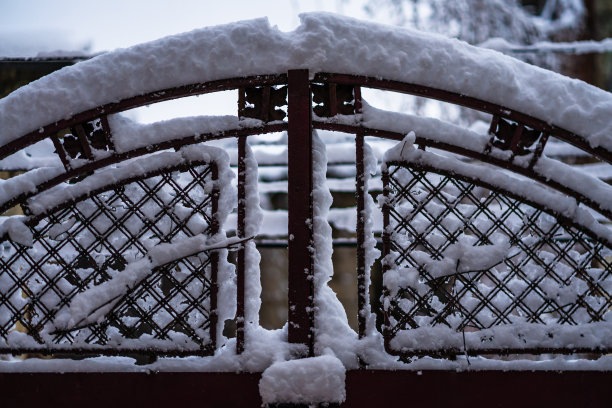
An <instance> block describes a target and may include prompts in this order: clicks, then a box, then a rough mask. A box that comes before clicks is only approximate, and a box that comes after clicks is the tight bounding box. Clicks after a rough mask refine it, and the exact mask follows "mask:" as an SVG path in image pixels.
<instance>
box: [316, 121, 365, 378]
mask: <svg viewBox="0 0 612 408" xmlns="http://www.w3.org/2000/svg"><path fill="white" fill-rule="evenodd" d="M312 166H313V171H312V185H313V190H312V202H313V240H314V257H313V270H314V307H315V335H314V337H315V353H317V354H321V353H322V352H323V350H326V349H330V350H331V351H332V352H333V353H334V354H335V355H336V357H338V358H339V359H340V360H341V361H342V363H343V364H344V365H345V366H346V367H348V368H356V367H357V366H358V361H357V355H356V354H355V351H354V345H355V343H356V340H357V333H355V331H353V329H351V328H350V326H349V324H348V319H347V317H346V311H345V310H344V307H343V306H342V303H340V301H339V300H338V298H337V297H336V294H335V293H334V291H333V290H332V289H331V288H330V287H329V285H328V282H329V281H330V280H331V278H332V275H333V273H334V267H333V263H332V252H333V249H332V231H331V227H330V225H329V222H328V221H327V213H328V211H329V207H330V206H331V204H332V201H333V199H332V196H331V193H330V192H329V188H328V187H327V177H326V173H327V157H326V153H325V144H324V143H323V142H322V141H321V139H319V137H318V136H317V134H316V132H315V133H313V142H312Z"/></svg>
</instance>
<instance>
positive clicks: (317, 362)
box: [259, 354, 346, 404]
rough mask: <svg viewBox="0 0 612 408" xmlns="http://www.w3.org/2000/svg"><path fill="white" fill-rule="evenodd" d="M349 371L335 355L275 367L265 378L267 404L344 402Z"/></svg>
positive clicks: (262, 391) (262, 386)
mask: <svg viewBox="0 0 612 408" xmlns="http://www.w3.org/2000/svg"><path fill="white" fill-rule="evenodd" d="M345 380H346V369H345V368H344V366H343V365H342V362H341V361H340V360H338V359H337V358H336V357H334V356H333V354H330V355H322V356H319V357H310V358H302V359H299V360H290V361H282V362H277V363H274V364H272V365H271V366H270V367H268V368H267V369H266V370H265V371H264V372H263V374H262V375H261V380H260V381H259V394H260V395H261V398H262V400H263V403H264V404H272V403H296V404H299V403H302V404H303V403H317V402H327V403H333V402H344V400H345V399H346V390H345V387H344V383H345Z"/></svg>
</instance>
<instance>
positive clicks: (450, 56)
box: [0, 13, 612, 149]
mask: <svg viewBox="0 0 612 408" xmlns="http://www.w3.org/2000/svg"><path fill="white" fill-rule="evenodd" d="M300 18H301V25H300V26H299V27H298V28H297V29H296V30H295V31H292V32H282V31H280V30H278V28H276V27H272V26H270V24H269V23H268V21H267V20H266V19H256V20H250V21H242V22H237V23H233V24H228V25H222V26H216V27H209V28H204V29H200V30H195V31H191V32H188V33H184V34H179V35H174V36H169V37H166V38H163V39H160V40H157V41H153V42H150V43H145V44H141V45H137V46H134V47H131V48H128V49H119V50H116V51H114V52H111V53H107V54H103V55H100V56H97V57H95V58H92V59H91V60H88V61H84V62H81V63H79V64H76V65H74V66H71V67H67V68H64V69H62V70H60V71H57V72H55V73H53V74H51V75H48V76H46V77H44V78H41V79H40V80H38V81H35V82H33V83H31V84H29V85H27V86H25V87H23V88H20V89H18V90H17V91H15V92H13V93H12V94H10V95H9V96H7V97H6V98H4V99H2V100H0V129H1V132H2V133H1V134H0V145H4V144H6V143H8V142H10V141H13V140H15V139H17V138H18V137H20V136H22V135H24V134H26V133H29V132H32V131H36V130H37V129H39V128H42V127H43V126H45V125H48V124H50V123H53V122H55V121H57V120H59V119H63V118H69V117H71V116H73V115H75V114H76V113H78V112H81V111H84V110H87V109H91V108H94V107H96V106H99V105H104V104H107V103H110V102H116V101H119V100H122V99H125V98H128V97H131V96H135V95H141V94H143V93H148V92H154V91H161V90H163V89H167V88H172V87H176V86H180V85H186V84H192V83H200V82H206V81H211V80H219V79H225V78H232V77H242V76H249V75H257V74H274V73H286V72H287V70H289V69H296V68H307V69H309V70H310V71H311V72H312V73H316V72H336V73H346V74H358V75H368V76H374V77H377V78H385V79H390V80H397V81H404V82H410V83H417V84H422V85H426V86H431V87H434V88H440V89H444V90H447V91H453V92H457V93H461V94H463V95H466V96H472V97H476V98H481V99H485V100H488V101H491V102H494V103H498V104H500V105H503V106H505V107H506V108H508V109H511V110H516V111H520V112H523V113H527V114H530V115H533V116H535V117H538V118H540V119H542V120H544V121H546V122H548V123H551V124H554V125H557V126H560V127H563V128H566V129H568V130H570V131H572V132H575V133H577V134H580V135H582V136H583V137H584V138H585V140H587V141H588V143H589V144H590V145H591V146H593V147H595V146H602V147H604V148H606V149H612V137H610V134H612V123H611V122H610V121H609V117H610V114H611V113H612V95H611V94H609V93H607V92H605V91H603V90H600V89H598V88H595V87H593V86H590V85H587V84H586V83H584V82H581V81H578V80H573V79H570V78H566V77H563V76H561V75H558V74H555V73H552V72H550V71H546V70H543V69H540V68H537V67H535V66H531V65H528V64H526V63H523V62H521V61H518V60H515V59H513V58H511V57H508V56H505V55H502V54H500V53H498V52H496V51H492V50H487V49H482V48H478V47H473V46H470V45H468V44H467V43H464V42H461V41H458V40H454V39H449V38H445V37H442V36H439V35H433V34H426V33H423V32H419V31H415V30H409V29H404V28H397V27H391V26H384V25H378V24H374V23H369V22H364V21H359V20H354V19H350V18H346V17H341V16H338V15H334V14H327V13H309V14H302V15H301V16H300ZM23 118H27V120H23Z"/></svg>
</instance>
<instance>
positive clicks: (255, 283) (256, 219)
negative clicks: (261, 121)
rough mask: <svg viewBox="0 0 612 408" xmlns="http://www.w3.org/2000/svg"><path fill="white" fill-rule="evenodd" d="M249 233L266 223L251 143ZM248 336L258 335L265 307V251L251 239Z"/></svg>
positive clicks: (248, 249)
mask: <svg viewBox="0 0 612 408" xmlns="http://www.w3.org/2000/svg"><path fill="white" fill-rule="evenodd" d="M245 153H246V154H245V159H244V160H245V169H246V185H245V198H244V200H245V205H246V209H245V220H244V221H245V231H244V233H245V236H246V237H254V236H256V235H257V233H258V232H259V230H260V228H261V226H262V224H263V212H262V210H261V207H260V206H259V191H258V180H259V177H258V175H257V161H256V160H255V156H254V154H253V151H252V150H251V147H250V146H249V144H248V143H246V152H245ZM244 245H245V256H244V258H245V271H244V273H245V288H244V289H245V290H244V297H245V305H244V308H245V313H244V314H245V315H244V319H245V331H246V333H245V337H246V342H247V345H248V343H249V337H250V336H255V335H256V334H255V332H254V331H255V330H256V329H257V327H259V308H260V307H261V281H260V272H259V261H260V260H261V255H260V253H259V251H258V250H257V247H256V245H255V242H254V241H253V240H249V241H248V242H246V243H245V244H244Z"/></svg>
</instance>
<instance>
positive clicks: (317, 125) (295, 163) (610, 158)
mask: <svg viewBox="0 0 612 408" xmlns="http://www.w3.org/2000/svg"><path fill="white" fill-rule="evenodd" d="M284 85H287V88H288V104H287V107H288V114H289V118H288V121H270V118H269V116H268V114H267V113H266V112H268V110H269V108H270V106H269V105H268V104H269V103H270V99H269V95H270V90H271V89H273V87H281V86H284ZM321 85H322V86H323V88H322V89H323V90H322V91H321V90H319V98H321V92H322V93H327V96H326V102H325V103H324V105H325V104H327V109H328V115H326V116H329V117H333V116H335V115H336V114H337V113H343V114H345V112H339V109H338V107H339V106H340V108H341V109H340V110H342V108H343V106H342V104H343V102H342V101H341V100H340V101H339V99H338V94H337V92H336V91H337V89H336V88H337V87H342V86H344V87H350V88H351V89H352V96H353V100H352V101H350V103H348V105H351V106H350V111H351V112H350V113H349V114H352V115H358V114H359V113H360V112H361V110H362V100H361V87H368V88H374V89H380V90H387V91H394V92H400V93H406V94H412V95H417V96H422V97H427V98H432V99H437V100H440V101H444V102H449V103H452V104H456V105H460V106H464V107H469V108H472V109H475V110H479V111H482V112H486V113H489V114H491V115H493V120H492V123H491V128H490V135H491V139H490V141H489V145H488V147H487V149H486V150H485V151H484V152H476V151H472V150H469V149H467V148H464V147H461V146H460V145H459V144H458V145H450V144H446V143H442V142H438V141H432V140H429V139H426V138H423V137H419V135H417V138H416V143H417V144H418V145H419V146H420V147H421V148H427V147H434V148H438V149H441V150H446V151H450V152H453V153H457V154H460V155H463V156H466V157H469V158H472V159H477V160H479V161H482V162H485V163H490V164H493V165H495V166H499V167H503V168H506V169H508V170H510V171H513V172H515V173H518V174H520V175H522V176H525V177H528V178H531V179H533V180H535V181H538V182H540V183H542V184H545V185H547V186H549V187H551V188H553V189H556V190H558V191H560V192H562V193H564V194H567V195H570V196H573V197H574V198H576V199H577V200H578V201H579V202H581V203H584V204H585V205H587V206H590V207H591V208H593V209H595V210H597V211H599V212H600V213H602V214H603V215H605V216H606V217H608V218H610V216H611V215H612V213H611V212H610V211H608V210H606V209H604V208H602V206H601V205H600V203H597V202H596V201H594V200H592V199H590V198H588V197H585V196H584V195H583V194H580V193H578V192H576V191H574V190H572V189H571V188H569V187H567V186H564V185H562V184H560V183H556V182H553V181H550V180H547V179H546V178H545V177H543V176H541V175H539V174H538V173H536V172H534V171H533V166H534V164H535V163H536V162H537V160H538V159H539V157H540V156H541V154H542V152H543V150H544V146H545V144H546V142H547V140H548V138H549V136H554V137H556V138H558V139H560V140H562V141H565V142H567V143H569V144H571V145H573V146H576V147H578V148H579V149H581V150H583V151H585V152H587V153H589V154H591V155H593V156H595V157H598V158H600V159H602V160H604V161H606V162H608V163H612V153H611V152H609V151H607V150H605V149H604V148H601V147H596V148H592V147H591V146H590V145H589V144H588V143H587V142H586V141H585V139H584V138H582V137H580V136H579V135H576V134H574V133H572V132H570V131H568V130H565V129H562V128H560V127H558V126H555V125H551V124H548V123H546V122H545V121H543V120H540V119H538V118H535V117H533V116H530V115H528V114H526V113H523V112H517V111H512V110H509V109H507V108H505V107H503V106H501V105H498V104H494V103H490V102H487V101H484V100H480V99H476V98H471V97H466V96H464V95H461V94H458V93H453V92H449V91H445V90H441V89H435V88H431V87H427V86H423V85H418V84H410V83H403V82H397V81H389V80H384V79H378V78H373V77H364V76H355V75H347V74H334V73H317V74H315V75H314V77H312V79H310V77H309V72H308V70H292V71H289V72H288V73H287V74H280V75H261V76H255V77H247V78H231V79H226V80H219V81H212V82H207V83H200V84H191V85H185V86H182V87H177V88H172V89H163V90H158V91H155V92H150V93H148V94H145V95H139V96H135V97H132V98H128V99H124V100H122V101H119V102H116V103H110V104H107V105H104V106H100V107H97V108H94V109H90V110H87V111H84V112H81V113H78V114H76V115H74V116H73V117H71V118H69V119H61V120H58V121H57V122H54V123H51V124H49V125H47V126H44V127H42V129H40V130H35V131H32V132H30V133H28V134H26V135H24V136H22V137H20V138H18V139H16V140H14V141H12V142H9V143H7V144H5V145H4V146H0V159H2V158H4V157H7V156H9V155H10V154H13V153H15V152H17V151H19V150H21V149H23V148H25V147H27V146H29V145H31V144H33V143H36V142H38V141H40V140H43V139H45V138H50V139H51V140H52V141H53V143H54V146H55V148H56V152H57V154H58V156H59V157H60V159H61V160H62V163H63V164H64V167H65V170H66V171H65V172H64V173H62V174H60V175H59V176H56V177H53V178H51V179H49V180H47V181H45V182H43V183H41V184H39V185H38V186H37V192H36V193H23V194H21V195H19V196H16V197H13V198H11V199H10V200H7V201H5V202H4V203H3V204H2V205H0V213H3V212H5V211H6V210H7V209H9V208H11V207H12V206H14V205H17V204H25V203H26V201H27V199H28V198H30V197H32V196H34V195H35V194H38V193H40V192H42V191H45V190H47V189H49V188H51V187H53V186H56V185H58V184H60V183H62V182H65V181H67V180H70V179H73V178H75V177H77V176H80V175H86V174H88V173H90V172H92V171H94V170H96V169H100V168H103V167H106V166H108V165H111V164H114V163H119V162H121V161H123V160H127V159H130V158H134V157H138V156H142V155H146V154H150V153H153V152H156V151H161V150H165V149H169V148H174V149H178V148H180V147H182V146H185V145H189V144H195V143H201V142H206V141H210V140H216V139H223V138H233V137H235V138H237V140H238V147H239V149H238V151H239V157H238V166H239V169H240V171H239V173H238V174H239V183H238V185H239V197H238V199H239V200H238V203H239V204H238V229H237V232H238V236H239V237H240V238H245V237H244V236H243V235H244V231H245V224H244V223H245V204H244V200H243V198H244V195H245V192H244V188H241V187H240V186H243V185H244V180H245V175H244V173H245V172H244V171H242V170H244V169H245V164H244V160H245V140H246V138H247V137H248V136H251V135H257V134H265V133H271V132H280V131H288V133H289V147H288V149H289V162H288V167H289V234H290V236H293V237H294V239H292V240H289V242H288V245H289V264H290V270H289V321H290V322H291V323H294V324H290V325H289V341H290V342H294V343H303V344H307V345H308V346H309V350H310V354H313V344H314V342H313V338H312V330H311V328H312V327H313V326H314V322H313V315H312V307H311V306H312V304H311V302H312V300H311V299H312V291H313V288H312V280H310V279H309V276H308V275H306V274H304V273H302V271H303V270H305V269H306V270H308V271H310V274H312V259H311V254H310V253H309V251H308V250H307V247H308V245H309V244H310V243H311V241H312V231H311V230H309V229H308V228H305V227H304V225H306V224H307V223H306V222H305V221H306V220H307V219H309V218H310V219H311V218H312V202H311V194H310V193H311V191H312V174H311V173H312V169H311V168H310V167H308V164H310V166H311V165H312V163H311V143H312V139H311V134H312V131H311V130H313V129H324V130H331V131H338V132H345V133H352V134H355V136H356V147H355V148H356V170H357V173H356V191H357V211H358V212H361V211H363V210H364V208H365V197H366V194H367V191H366V188H365V186H364V184H363V180H364V163H363V160H364V152H363V144H364V137H365V136H375V137H380V138H386V139H392V140H402V139H403V137H404V135H403V134H400V133H397V132H390V131H387V130H384V129H373V128H366V127H363V126H360V125H359V124H355V125H347V124H343V123H334V121H333V120H325V119H324V118H320V117H317V118H316V119H315V120H313V118H312V106H313V105H312V102H313V91H314V90H315V88H317V87H319V88H321ZM249 88H251V89H252V88H258V89H262V90H263V91H262V92H263V95H264V96H263V98H262V103H263V106H262V107H260V108H261V112H264V113H263V114H262V113H260V114H259V116H258V117H257V118H258V119H260V120H261V122H260V125H259V126H257V127H239V128H235V129H226V130H224V131H223V132H219V133H214V134H204V135H197V136H196V135H177V137H176V138H174V139H173V140H171V141H166V142H162V143H158V144H155V145H152V146H148V147H146V148H144V147H143V148H137V149H134V150H131V151H125V152H116V151H115V149H114V145H113V140H112V131H111V128H110V126H109V124H108V120H107V115H109V114H114V113H119V112H122V111H125V110H128V109H132V108H136V107H140V106H144V105H148V104H152V103H156V102H161V101H167V100H171V99H176V98H181V97H187V96H193V95H201V94H205V93H211V92H217V91H226V90H232V89H238V90H239V98H238V99H239V100H238V104H239V106H238V112H239V116H243V115H242V114H244V113H245V110H244V108H245V99H244V94H245V90H246V89H249ZM338 89H339V88H338ZM344 102H347V101H344ZM345 105H346V103H345ZM96 120H98V121H99V123H100V127H101V129H102V133H103V135H104V136H103V138H104V139H105V143H106V148H107V150H108V151H110V153H111V154H110V155H107V156H106V157H105V158H102V159H95V158H94V156H93V155H91V148H92V147H91V143H92V141H91V137H92V134H91V133H90V134H89V135H88V134H87V132H86V131H85V130H84V129H85V128H86V125H87V123H88V122H92V121H96ZM504 120H505V121H509V122H512V123H515V124H516V125H517V126H516V129H515V130H514V132H513V134H511V135H506V136H507V137H508V140H506V141H505V142H506V144H507V147H508V150H510V151H511V153H512V154H511V156H510V158H509V159H508V160H506V161H504V160H502V159H499V158H497V157H494V156H492V155H490V154H488V153H489V152H490V150H491V148H492V147H493V146H494V145H495V143H496V136H495V133H496V131H497V129H498V124H499V123H500V121H504ZM65 129H74V130H75V131H74V132H73V133H76V135H75V136H74V137H75V139H76V140H78V143H79V146H80V150H81V152H82V154H83V156H84V157H85V158H86V159H87V163H86V164H83V165H80V166H78V167H76V166H75V167H73V165H72V164H71V162H70V158H69V154H68V153H67V151H66V146H64V145H63V144H62V141H61V140H60V137H59V136H58V134H59V132H62V131H63V130H65ZM407 130H409V129H407ZM528 131H530V132H532V133H533V132H536V133H537V134H538V135H539V136H538V137H537V138H536V140H535V142H534V141H533V140H530V141H523V139H526V138H527V137H528V135H527V133H528ZM534 143H535V146H534V147H533V149H532V150H530V154H532V158H531V161H530V164H529V166H528V167H522V166H519V165H517V164H515V163H514V157H515V155H517V154H518V150H519V149H520V148H521V147H522V146H528V147H529V146H532V145H534ZM77 148H78V147H77ZM305 164H306V166H307V168H305V167H304V165H305ZM24 209H25V210H26V212H27V207H26V208H24ZM357 220H358V223H357V226H356V227H357V248H358V266H357V280H358V287H359V291H360V292H359V298H358V299H359V303H358V309H359V311H360V313H359V317H358V327H359V330H358V331H359V337H364V336H365V318H366V316H367V314H368V313H369V312H370V311H366V310H365V308H366V305H367V303H368V302H367V297H368V296H369V295H368V289H367V288H368V284H369V283H368V282H366V271H365V268H366V266H365V253H364V248H363V243H364V242H365V239H366V237H365V232H364V231H365V224H364V223H365V221H364V220H363V219H362V218H361V217H357ZM244 262H245V259H244V252H243V250H241V251H239V253H238V265H237V276H238V279H237V283H238V311H237V322H238V330H237V350H238V352H241V351H242V350H243V349H244V319H243V318H244V299H243V298H244V271H245V266H244Z"/></svg>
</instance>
